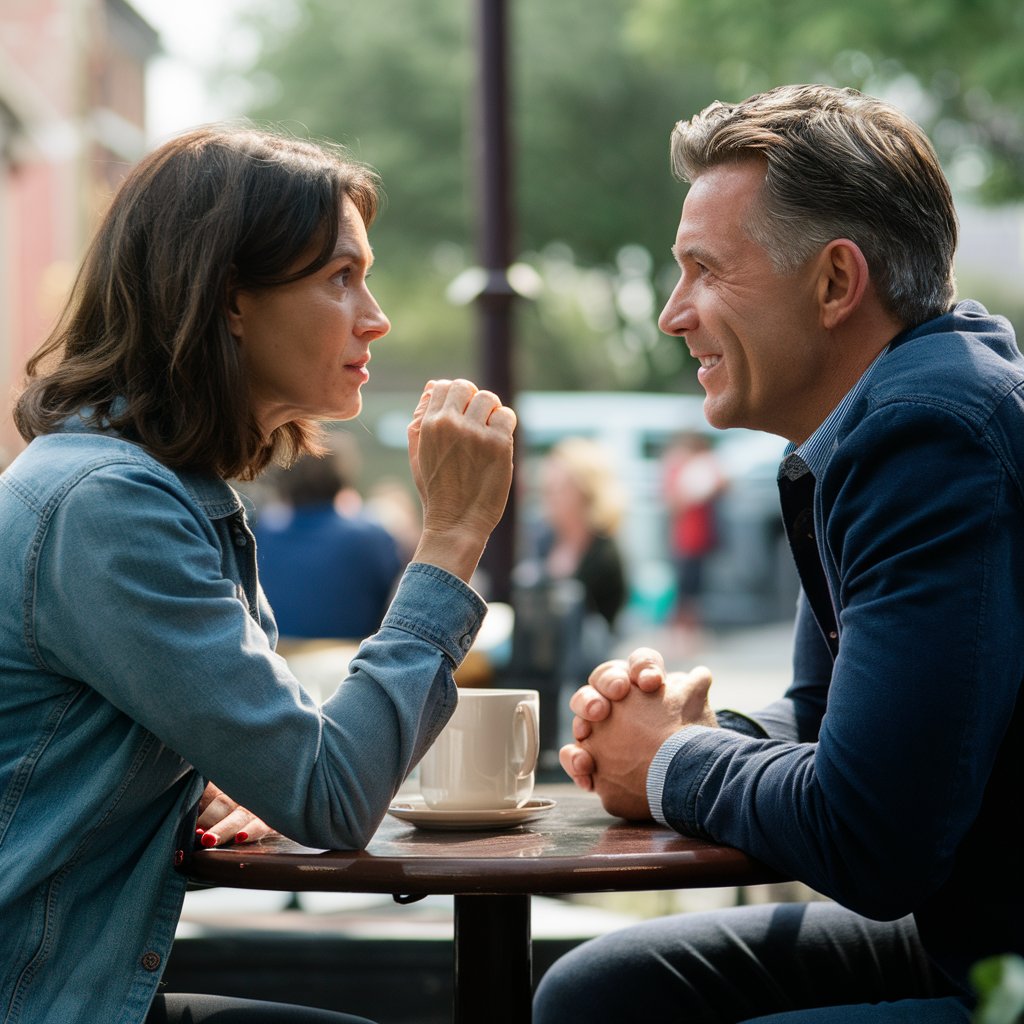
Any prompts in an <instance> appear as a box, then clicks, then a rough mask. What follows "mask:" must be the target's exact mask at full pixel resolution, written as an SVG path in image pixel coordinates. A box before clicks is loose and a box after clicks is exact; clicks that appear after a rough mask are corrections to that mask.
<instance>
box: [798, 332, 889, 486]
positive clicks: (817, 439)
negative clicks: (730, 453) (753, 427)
mask: <svg viewBox="0 0 1024 1024" xmlns="http://www.w3.org/2000/svg"><path fill="white" fill-rule="evenodd" d="M889 348H890V346H889V345H886V346H885V348H883V349H882V351H881V352H879V353H878V355H877V356H875V358H874V359H872V360H871V363H870V364H869V366H868V367H867V369H866V370H865V371H864V372H863V373H862V374H861V375H860V379H859V380H858V381H857V383H856V384H854V385H853V387H852V388H850V390H849V391H847V392H846V394H845V395H844V396H843V399H842V401H841V402H840V403H839V404H838V405H837V406H836V407H835V408H834V409H833V410H832V412H830V413H829V414H828V416H827V417H826V418H825V420H824V422H823V423H822V424H821V425H820V426H819V427H818V429H817V430H815V431H814V433H813V434H811V436H810V437H809V438H807V440H806V441H804V443H803V444H801V445H794V444H790V445H789V447H787V448H786V456H785V458H784V459H783V460H782V467H780V476H781V475H785V476H787V477H789V478H790V479H795V478H796V477H799V476H802V475H803V474H804V473H805V472H806V471H807V470H808V469H809V470H810V471H811V472H812V473H813V474H814V477H815V479H816V480H820V479H821V475H822V473H823V472H824V471H825V466H826V465H827V463H828V457H829V455H830V454H831V453H832V447H833V444H834V442H835V439H836V435H837V434H838V433H839V427H840V424H841V423H842V422H843V419H844V418H845V416H846V413H847V410H848V409H849V408H850V406H851V405H853V403H854V402H855V401H856V400H857V396H858V395H859V394H860V393H861V391H863V390H864V386H865V385H866V384H867V381H868V377H869V376H870V375H871V371H872V370H873V369H874V368H875V365H876V364H877V363H878V360H879V359H881V358H882V356H884V355H885V353H886V352H888V351H889Z"/></svg>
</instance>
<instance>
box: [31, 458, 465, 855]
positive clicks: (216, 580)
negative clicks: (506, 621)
mask: <svg viewBox="0 0 1024 1024" xmlns="http://www.w3.org/2000/svg"><path fill="white" fill-rule="evenodd" d="M162 469H163V468H162V467H155V466H148V465H146V464H143V463H138V464H134V465H133V464H128V465H118V466H115V467H106V468H102V469H99V470H97V471H96V472H94V473H91V474H89V475H88V476H86V477H85V478H84V479H82V480H80V481H79V482H78V483H77V484H76V485H75V487H74V488H73V490H72V491H70V492H69V493H68V494H67V495H66V496H65V497H64V499H63V500H62V501H61V502H60V504H59V506H58V507H57V508H56V510H55V512H54V513H53V516H52V519H51V521H50V523H49V525H48V528H47V530H46V532H45V534H44V536H43V540H42V543H41V545H40V548H39V551H38V555H37V556H36V558H37V565H36V572H35V579H34V581H33V586H34V588H35V599H34V604H33V605H32V622H31V636H32V637H33V644H34V648H35V652H36V653H35V656H36V658H37V659H38V661H39V663H40V664H41V665H42V666H44V667H45V668H47V669H49V670H51V671H54V672H58V673H60V674H62V675H65V676H68V677H71V678H73V679H79V680H82V681H83V682H85V683H87V684H88V685H89V686H90V687H92V688H93V689H95V690H96V691H97V692H99V693H100V694H101V695H102V696H103V697H105V698H106V699H107V700H109V701H110V702H111V703H113V704H114V705H115V706H116V707H118V708H119V709H120V710H122V711H123V712H124V713H125V714H126V715H128V716H129V717H130V718H132V719H134V720H135V721H137V722H139V723H140V724H142V725H143V726H144V727H145V728H147V729H148V730H150V731H151V732H152V733H154V734H155V735H156V736H157V737H158V738H159V739H160V740H161V741H163V743H164V744H166V745H167V746H168V747H170V748H171V749H173V750H175V751H177V752H178V754H180V755H181V756H182V757H183V758H185V759H186V761H188V762H189V763H191V764H192V765H193V766H194V767H195V768H196V769H198V771H199V772H200V773H201V775H202V776H203V777H204V778H207V779H211V780H213V781H215V782H216V783H217V784H218V785H219V786H220V787H221V788H222V789H224V790H225V791H226V792H228V793H230V794H231V796H233V797H234V798H235V799H236V800H238V801H239V802H240V803H242V804H243V805H245V806H246V807H248V808H249V809H250V810H252V811H253V812H254V813H255V814H257V815H259V816H260V817H262V818H264V819H265V820H266V821H267V822H268V823H269V824H271V825H272V826H273V827H275V828H277V829H278V830H279V831H281V832H282V833H284V834H286V835H288V836H290V837H292V838H294V839H296V840H298V841H299V842H302V843H304V844H306V845H310V846H314V847H323V848H328V847H360V846H362V845H365V843H366V842H367V841H368V840H369V838H370V836H372V834H373V832H374V830H375V829H376V827H377V825H378V824H379V822H380V820H381V818H382V817H383V816H384V813H385V812H386V809H387V806H388V803H389V801H390V799H391V798H392V796H393V795H394V792H395V791H396V789H397V787H398V785H399V784H400V783H401V780H402V779H403V778H404V777H405V775H406V774H407V773H408V771H409V770H410V769H411V767H412V766H413V765H414V764H415V763H416V761H417V760H418V759H419V757H420V756H421V755H422V753H423V752H424V750H425V749H426V747H427V746H428V745H429V744H430V742H432V740H433V738H434V737H435V736H436V734H437V733H438V731H439V730H440V729H441V728H442V726H443V725H444V723H445V722H446V721H447V719H448V717H449V716H450V714H451V711H452V710H453V708H454V704H455V699H456V691H455V686H454V682H453V679H452V671H453V668H454V667H455V666H456V665H457V664H458V663H459V661H460V660H461V658H462V656H463V655H464V653H465V651H466V650H467V649H468V647H469V646H470V644H471V643H472V640H473V638H474V636H475V634H476V631H477V630H478V628H479V625H480V622H481V621H482V617H483V614H484V611H485V608H484V605H483V603H482V602H481V601H480V599H479V598H478V597H477V596H476V595H475V594H474V592H473V591H472V590H471V589H470V588H469V587H467V586H466V585H465V584H463V583H462V581H461V580H458V579H456V578H455V577H453V576H450V575H449V574H448V573H446V572H443V571H442V570H439V569H437V568H435V567H433V566H428V565H422V564H414V565H412V566H410V567H409V569H408V571H407V572H406V574H405V576H404V578H403V580H402V582H401V584H400V586H399V588H398V591H397V594H396V596H395V599H394V602H393V604H392V606H391V609H390V611H389V612H388V614H387V617H386V618H385V620H384V623H383V625H382V627H381V629H380V631H379V632H378V633H377V634H376V635H375V636H373V637H371V638H370V639H368V640H367V641H365V642H364V643H363V644H362V646H361V647H360V650H359V652H358V655H357V657H356V658H355V660H354V661H353V662H352V665H351V668H350V673H349V675H348V677H347V678H345V679H343V680H341V681H340V685H339V687H338V689H337V691H336V692H335V694H334V695H333V696H331V697H330V698H329V699H328V700H327V701H325V702H324V704H323V705H322V707H318V706H317V705H316V703H315V702H314V700H313V699H312V698H311V697H310V696H309V695H308V694H307V693H306V692H305V691H304V690H303V689H302V688H301V686H300V685H299V683H298V682H297V681H296V680H295V678H294V677H293V676H292V674H291V673H290V672H289V670H288V667H287V665H286V664H285V662H284V660H283V659H282V658H280V657H279V656H278V655H276V654H275V653H274V652H273V651H272V650H271V646H270V640H269V639H268V636H267V633H266V632H265V630H264V629H263V628H261V625H260V623H259V622H258V621H257V619H258V612H257V611H256V609H255V602H253V601H252V600H251V598H250V599H248V600H247V598H246V595H245V593H244V592H243V588H242V586H241V585H240V584H239V583H238V582H237V581H234V580H232V579H231V578H230V577H229V575H228V574H226V573H225V572H224V569H223V563H222V559H223V552H222V550H221V546H220V545H219V544H218V542H217V537H216V535H215V533H214V532H213V530H212V528H211V524H210V521H209V520H208V519H206V517H204V516H203V515H202V514H201V512H200V511H199V510H198V509H197V508H196V507H195V505H194V504H193V503H191V502H190V500H189V497H190V496H189V494H188V492H187V491H186V490H185V489H184V488H182V487H180V486H177V478H176V476H175V475H174V474H171V473H169V472H164V471H162ZM340 674H341V673H339V675H340Z"/></svg>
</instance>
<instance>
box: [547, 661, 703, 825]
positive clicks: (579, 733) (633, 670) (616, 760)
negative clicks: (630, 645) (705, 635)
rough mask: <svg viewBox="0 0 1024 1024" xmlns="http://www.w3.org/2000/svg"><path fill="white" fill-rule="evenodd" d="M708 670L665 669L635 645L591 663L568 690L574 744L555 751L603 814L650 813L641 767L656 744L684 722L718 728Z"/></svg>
mask: <svg viewBox="0 0 1024 1024" xmlns="http://www.w3.org/2000/svg"><path fill="white" fill-rule="evenodd" d="M710 686H711V672H710V671H709V670H708V669H707V668H705V667H704V666H703V665H699V666H697V667H696V668H694V669H691V670H690V671H689V672H667V671H666V669H665V660H664V658H663V657H662V656H661V654H659V653H658V652H657V651H655V650H653V649H651V648H649V647H639V648H637V649H636V650H635V651H633V653H632V654H630V656H629V657H628V658H627V659H626V660H625V661H623V660H615V661H606V662H603V663H602V664H600V665H598V666H597V668H595V669H594V671H593V672H591V673H590V678H589V681H588V683H587V685H586V686H581V687H580V688H579V689H578V690H577V691H576V692H575V693H574V694H573V696H572V700H571V701H570V702H569V707H570V708H571V709H572V712H573V714H574V715H575V717H574V718H573V722H572V733H573V737H574V739H575V741H576V742H575V743H569V744H566V746H564V747H562V749H561V751H559V760H560V761H561V764H562V768H563V769H565V771H566V773H567V774H568V775H569V776H570V777H571V778H572V780H573V782H575V783H576V785H578V786H579V787H580V788H582V789H586V790H593V791H594V792H596V793H597V795H598V796H599V797H600V798H601V803H602V804H603V805H604V808H605V810H606V811H608V813H609V814H614V815H616V816H617V817H621V818H628V819H630V820H638V819H645V818H650V817H651V809H650V805H649V803H648V800H647V771H648V769H649V768H650V765H651V762H652V761H653V760H654V756H655V754H657V752H658V750H659V749H660V748H661V745H662V744H663V743H664V742H665V741H666V740H667V739H668V738H669V737H670V736H671V735H672V734H673V733H675V732H678V730H680V729H682V728H683V726H686V725H706V726H717V724H718V723H717V721H716V719H715V713H714V712H713V711H712V710H711V707H710V705H709V704H708V689H709V688H710Z"/></svg>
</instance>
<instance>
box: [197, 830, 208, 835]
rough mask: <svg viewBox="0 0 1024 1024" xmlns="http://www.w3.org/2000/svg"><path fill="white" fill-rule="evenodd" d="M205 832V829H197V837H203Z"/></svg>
mask: <svg viewBox="0 0 1024 1024" xmlns="http://www.w3.org/2000/svg"><path fill="white" fill-rule="evenodd" d="M205 832H206V829H205V828H197V829H196V835H197V836H201V835H203V834H204V833H205Z"/></svg>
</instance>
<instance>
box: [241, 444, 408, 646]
mask: <svg viewBox="0 0 1024 1024" xmlns="http://www.w3.org/2000/svg"><path fill="white" fill-rule="evenodd" d="M338 445H340V442H338V441H337V439H332V451H331V452H330V453H328V455H327V456H325V457H324V458H317V457H315V456H304V457H303V458H301V459H299V460H298V461H297V462H296V463H295V464H294V465H293V466H291V467H290V468H289V469H287V470H284V471H282V472H281V473H279V474H278V475H277V476H276V478H275V485H276V491H277V495H278V497H279V498H280V500H281V503H282V504H281V505H278V506H268V507H267V508H266V509H265V510H264V511H263V513H262V514H261V515H260V518H259V520H258V521H257V523H256V527H255V530H254V532H255V535H256V558H257V563H258V565H259V572H260V581H261V583H262V584H263V589H264V591H265V592H266V594H267V598H268V599H269V601H270V603H271V606H272V607H273V609H274V614H275V616H276V618H277V626H278V629H279V630H280V633H281V638H282V640H283V641H286V640H287V639H289V638H311V637H316V638H333V639H361V638H363V637H367V636H370V635H371V634H373V633H376V632H377V630H378V629H379V628H380V624H381V620H382V619H383V618H384V613H385V612H386V611H387V607H388V603H389V601H390V599H391V596H392V594H393V592H394V589H395V586H396V584H397V582H398V578H399V576H400V575H401V572H402V569H403V568H404V566H405V561H407V560H403V559H402V557H401V555H400V554H399V549H398V545H397V543H396V542H395V539H394V538H393V537H392V536H391V534H390V533H388V531H387V530H386V529H385V528H384V527H383V526H381V525H380V524H379V523H376V522H374V521H373V520H372V519H370V518H369V517H368V516H366V515H365V514H364V513H363V510H362V507H361V504H362V503H361V500H360V497H359V492H358V490H357V489H356V488H355V487H354V480H353V478H352V476H350V475H349V474H350V472H352V466H353V460H352V459H351V457H350V456H349V454H348V453H347V452H346V451H345V448H344V447H339V446H338Z"/></svg>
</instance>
